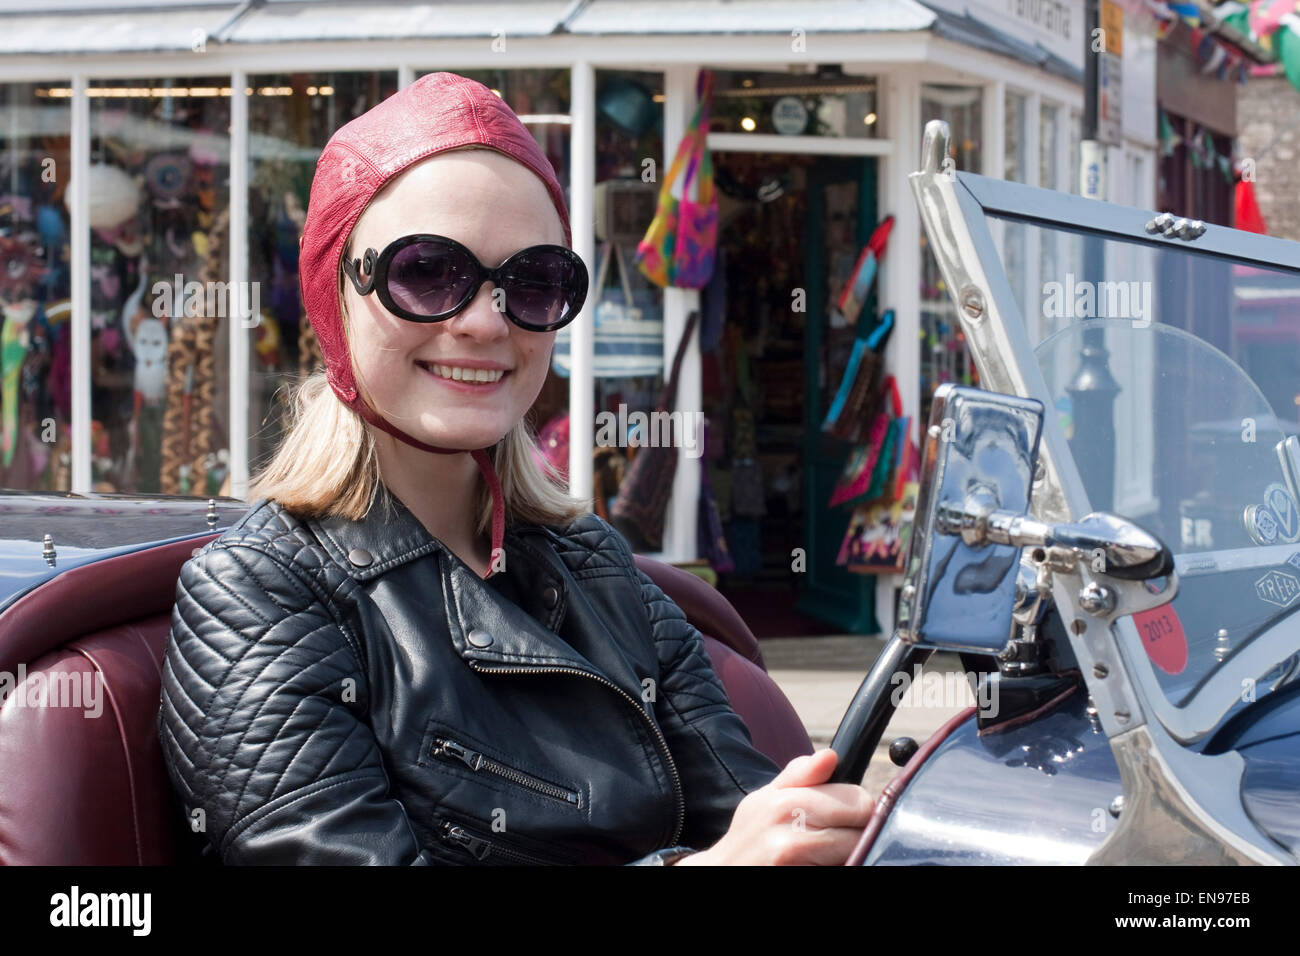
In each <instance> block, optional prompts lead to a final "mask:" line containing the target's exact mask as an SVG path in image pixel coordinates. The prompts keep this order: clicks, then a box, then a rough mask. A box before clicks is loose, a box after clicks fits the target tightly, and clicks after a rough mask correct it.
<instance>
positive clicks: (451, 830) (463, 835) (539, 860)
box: [437, 818, 558, 866]
mask: <svg viewBox="0 0 1300 956" xmlns="http://www.w3.org/2000/svg"><path fill="white" fill-rule="evenodd" d="M437 831H438V836H439V837H440V838H441V839H442V841H443V842H444V843H450V844H452V845H454V846H458V847H460V848H461V849H462V850H464V851H465V852H466V853H468V854H469V855H470V856H472V857H474V859H476V860H478V861H479V862H480V863H481V862H482V861H483V860H485V859H487V858H488V857H489V856H495V857H500V858H502V859H505V860H510V861H512V862H518V863H529V864H533V865H538V866H557V865H558V864H557V862H556V861H555V860H548V859H545V858H544V857H540V856H534V855H532V854H531V853H524V852H523V851H522V850H515V849H512V848H511V847H508V846H505V845H504V844H502V843H499V842H497V841H495V840H488V839H486V838H484V837H481V836H478V835H477V834H476V833H475V832H474V831H472V830H470V829H469V828H467V827H465V826H463V825H461V824H459V823H457V822H455V821H454V820H448V819H445V818H441V819H439V821H438V824H437Z"/></svg>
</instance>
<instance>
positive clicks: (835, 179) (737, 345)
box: [701, 152, 878, 637]
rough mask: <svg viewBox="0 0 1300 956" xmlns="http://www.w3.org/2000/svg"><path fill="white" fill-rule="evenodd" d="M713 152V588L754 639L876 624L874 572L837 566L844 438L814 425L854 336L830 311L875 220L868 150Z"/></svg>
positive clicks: (709, 388) (709, 338) (709, 379)
mask: <svg viewBox="0 0 1300 956" xmlns="http://www.w3.org/2000/svg"><path fill="white" fill-rule="evenodd" d="M714 164H715V170H716V178H717V183H718V193H719V228H718V249H719V260H718V261H719V264H720V266H721V272H720V275H719V280H720V281H723V282H725V287H724V288H722V289H718V288H717V287H716V286H715V287H714V288H711V289H709V290H707V291H706V294H705V297H704V299H703V306H704V310H705V316H706V317H711V321H706V325H705V327H704V328H702V333H701V345H702V356H703V360H704V367H703V374H704V412H705V416H706V418H707V420H708V422H709V423H710V432H711V434H710V448H709V450H708V453H707V458H706V461H707V467H708V474H709V483H710V485H711V487H712V489H713V492H714V496H715V499H716V501H717V504H718V508H719V513H720V515H721V517H722V519H723V527H724V529H725V530H726V539H727V543H728V547H729V549H730V551H731V557H732V560H733V561H734V563H735V566H736V567H735V571H734V572H731V573H728V574H723V575H721V576H720V578H719V589H720V590H721V591H722V593H723V594H724V595H726V597H727V598H728V599H729V600H730V601H731V602H732V603H733V604H734V605H736V607H737V608H738V609H739V610H740V612H741V614H742V615H743V616H744V617H745V619H746V620H747V621H748V622H750V625H751V626H752V627H753V628H754V630H755V633H756V634H758V635H759V636H760V637H772V636H794V635H802V634H830V633H867V634H870V633H875V631H876V630H877V629H878V628H877V626H876V621H875V615H874V594H875V579H874V578H873V577H870V576H865V575H859V574H853V573H850V572H848V571H846V570H845V569H844V568H843V567H841V566H838V565H836V563H835V559H836V556H837V554H838V552H839V549H840V543H841V541H842V540H843V538H844V533H845V531H846V530H847V526H848V520H849V514H850V511H851V509H849V508H846V507H843V506H841V507H837V508H831V507H830V506H829V501H830V497H831V492H832V489H833V487H834V485H835V481H836V478H837V477H838V476H839V474H840V471H841V469H842V468H843V466H844V463H845V459H846V458H847V456H848V454H849V452H850V448H849V447H848V446H847V444H846V443H844V442H841V441H839V440H837V439H833V438H830V437H829V436H825V435H823V433H822V431H821V423H822V419H823V418H824V417H825V414H826V409H827V407H828V405H829V403H830V401H831V400H832V398H833V397H834V394H835V390H836V388H837V387H838V385H839V380H840V376H841V374H842V372H843V369H844V366H845V364H846V363H847V361H848V355H849V351H850V350H851V348H852V344H853V338H854V335H855V328H854V327H849V328H833V327H832V325H831V322H830V311H831V306H832V305H833V304H834V298H835V297H836V296H838V293H839V290H840V289H841V288H842V287H843V284H844V282H845V280H846V279H847V277H848V276H849V274H850V273H851V272H852V269H853V267H854V264H855V263H856V261H857V257H858V254H859V252H860V250H861V249H862V247H863V246H864V245H865V244H866V242H867V239H868V238H869V237H870V235H871V231H872V229H873V227H874V226H875V224H876V221H877V218H878V216H877V209H876V160H875V158H873V157H856V156H852V157H850V156H819V155H806V154H772V153H745V152H719V153H715V154H714ZM719 313H721V320H719V318H718V314H719ZM875 313H876V309H875V302H874V297H873V300H872V301H869V302H868V304H867V307H866V308H865V309H864V310H863V316H864V321H865V322H867V323H870V322H871V321H872V318H871V317H873V316H874V315H875Z"/></svg>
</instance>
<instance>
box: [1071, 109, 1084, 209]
mask: <svg viewBox="0 0 1300 956" xmlns="http://www.w3.org/2000/svg"><path fill="white" fill-rule="evenodd" d="M1082 142H1083V114H1081V113H1080V112H1079V111H1078V110H1070V183H1069V190H1068V192H1072V193H1074V194H1075V195H1076V196H1077V195H1078V194H1079V172H1080V163H1081V161H1082V159H1081V157H1080V155H1079V150H1080V148H1081V147H1080V144H1081V143H1082Z"/></svg>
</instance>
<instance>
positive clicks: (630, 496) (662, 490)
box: [610, 310, 700, 551]
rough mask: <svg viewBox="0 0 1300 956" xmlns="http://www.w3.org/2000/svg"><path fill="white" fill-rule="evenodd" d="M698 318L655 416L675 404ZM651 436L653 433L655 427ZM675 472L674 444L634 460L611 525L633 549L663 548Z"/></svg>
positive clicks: (689, 327) (690, 322)
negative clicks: (684, 362)
mask: <svg viewBox="0 0 1300 956" xmlns="http://www.w3.org/2000/svg"><path fill="white" fill-rule="evenodd" d="M699 318H700V313H699V312H698V311H697V310H693V311H692V312H691V314H690V318H688V319H687V320H686V329H685V330H684V331H683V332H682V337H681V340H680V341H679V342H678V343H677V351H676V353H675V354H674V355H673V370H672V373H671V374H670V375H669V377H668V381H667V382H666V383H664V390H663V393H662V394H661V395H660V397H659V404H658V406H656V408H655V412H654V414H655V415H658V414H660V413H667V412H671V411H672V408H673V405H674V404H676V401H677V375H678V373H679V372H680V371H681V366H682V358H683V357H684V356H685V355H686V346H687V345H688V344H689V343H690V341H691V335H692V333H694V331H695V325H696V323H697V322H698V321H699ZM651 433H652V434H653V433H654V428H653V426H652V427H651ZM676 472H677V449H676V448H675V447H674V446H673V445H672V444H669V445H647V446H642V447H640V448H638V449H637V453H636V455H635V457H633V458H632V463H631V464H630V465H629V466H628V469H627V475H626V476H625V477H624V479H623V482H622V484H620V485H619V488H618V496H617V497H616V498H615V499H614V505H613V507H611V508H610V523H611V524H613V525H614V527H615V528H617V529H618V531H619V532H620V533H621V534H622V535H623V537H625V538H627V540H628V541H629V542H630V543H631V544H632V546H633V548H634V549H637V550H651V551H658V550H660V549H661V548H662V547H663V533H664V514H665V512H666V511H667V510H668V498H669V497H670V496H671V495H672V491H673V476H674V475H675V474H676Z"/></svg>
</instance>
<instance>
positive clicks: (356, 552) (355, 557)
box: [348, 548, 375, 568]
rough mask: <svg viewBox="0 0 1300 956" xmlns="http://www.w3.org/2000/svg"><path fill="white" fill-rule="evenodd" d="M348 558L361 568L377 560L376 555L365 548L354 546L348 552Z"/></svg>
mask: <svg viewBox="0 0 1300 956" xmlns="http://www.w3.org/2000/svg"><path fill="white" fill-rule="evenodd" d="M348 560H349V561H351V562H352V563H353V564H355V565H356V566H357V567H359V568H364V567H365V566H366V565H368V564H370V563H371V562H372V561H374V560H375V556H374V555H373V554H371V553H370V552H369V551H367V550H366V549H365V548H353V549H352V550H351V551H349V552H348Z"/></svg>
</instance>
